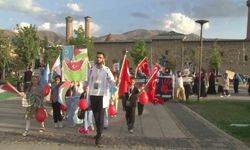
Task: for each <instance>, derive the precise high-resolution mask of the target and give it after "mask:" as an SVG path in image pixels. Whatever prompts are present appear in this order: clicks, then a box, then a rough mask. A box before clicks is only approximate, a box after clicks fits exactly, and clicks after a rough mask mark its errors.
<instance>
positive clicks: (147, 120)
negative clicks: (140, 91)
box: [0, 98, 249, 150]
mask: <svg viewBox="0 0 250 150" xmlns="http://www.w3.org/2000/svg"><path fill="white" fill-rule="evenodd" d="M47 108H48V109H50V106H47ZM23 114H24V109H23V108H22V107H21V102H20V100H19V99H18V98H12V99H8V100H4V101H0V118H1V119H0V150H5V149H6V150H12V149H13V150H29V149H30V150H31V149H32V150H33V149H36V150H40V149H53V150H67V149H71V150H78V149H97V148H96V147H95V146H94V139H93V136H94V134H95V132H93V133H91V134H90V135H80V134H78V133H77V128H78V127H79V126H80V125H78V126H76V127H74V128H68V127H66V126H65V127H64V128H62V129H55V128H53V121H52V117H51V116H50V117H49V118H48V120H47V122H46V132H44V133H39V132H38V129H39V125H38V124H37V123H36V121H32V123H31V132H30V134H29V136H27V137H22V135H21V133H22V132H23V131H24V126H25V121H24V119H23V118H24V117H23ZM124 116H125V113H124V112H123V111H121V109H119V112H118V114H117V116H116V117H114V118H110V124H109V128H108V129H107V130H104V137H103V144H104V148H103V149H143V150H144V149H164V150H165V149H178V150H179V149H181V150H182V149H190V150H191V149H205V150H210V149H211V150H212V149H238V150H245V149H249V148H248V147H246V146H245V145H244V144H243V143H242V142H240V141H239V140H237V139H235V138H233V137H231V136H229V135H227V134H226V133H224V132H223V131H221V130H220V129H218V128H216V127H215V126H214V125H212V124H211V123H209V122H208V121H207V120H205V119H203V118H202V117H200V116H199V115H198V114H196V113H194V112H193V111H192V110H190V109H189V108H187V107H186V106H184V105H182V104H179V103H176V102H172V101H170V102H167V103H166V104H165V106H158V105H152V104H150V105H146V106H145V110H144V114H143V116H140V117H139V116H136V122H135V129H134V134H129V133H128V131H127V127H126V123H125V118H124ZM64 123H65V125H66V121H64Z"/></svg>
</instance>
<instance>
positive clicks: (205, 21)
mask: <svg viewBox="0 0 250 150" xmlns="http://www.w3.org/2000/svg"><path fill="white" fill-rule="evenodd" d="M195 22H196V23H198V24H200V26H201V30H200V55H199V85H198V97H197V100H198V101H199V100H200V96H201V67H202V49H203V38H202V30H203V25H204V24H205V23H207V22H208V20H196V21H195Z"/></svg>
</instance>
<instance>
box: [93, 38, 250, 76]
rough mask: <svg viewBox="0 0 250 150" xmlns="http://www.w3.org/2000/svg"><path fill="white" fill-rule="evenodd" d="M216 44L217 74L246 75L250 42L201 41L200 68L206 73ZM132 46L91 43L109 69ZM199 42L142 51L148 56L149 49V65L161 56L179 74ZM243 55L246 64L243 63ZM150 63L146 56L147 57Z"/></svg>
mask: <svg viewBox="0 0 250 150" xmlns="http://www.w3.org/2000/svg"><path fill="white" fill-rule="evenodd" d="M215 42H216V43H217V45H218V47H219V50H220V53H221V55H222V61H223V62H222V65H221V68H220V72H224V71H225V70H226V69H230V70H232V71H235V72H240V73H244V74H249V73H250V59H249V57H250V41H245V40H205V41H204V44H203V58H202V62H203V63H202V68H204V69H206V70H208V69H209V58H210V56H211V52H212V49H213V45H214V43H215ZM134 44H135V42H133V41H123V42H95V43H94V49H95V50H96V51H102V52H104V53H105V54H106V55H107V61H106V63H107V65H108V66H111V64H112V60H113V59H114V58H115V59H117V60H122V58H123V53H124V51H125V50H126V49H127V50H128V51H130V50H131V49H132V47H133V45H134ZM199 47H200V42H199V41H182V40H164V39H152V40H151V41H146V48H147V50H148V51H149V54H151V52H150V50H151V48H152V63H153V64H154V63H156V62H157V63H159V59H160V57H161V55H165V56H167V57H168V59H172V61H173V60H174V61H175V62H176V70H181V69H182V68H183V65H184V63H185V62H189V61H191V57H192V51H193V50H199V49H200V48H199ZM245 55H246V57H248V60H245ZM128 58H129V62H130V64H131V66H132V67H133V68H135V65H134V63H133V61H132V59H131V57H130V55H128ZM149 60H150V56H149Z"/></svg>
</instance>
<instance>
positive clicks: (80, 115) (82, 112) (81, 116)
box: [77, 109, 85, 119]
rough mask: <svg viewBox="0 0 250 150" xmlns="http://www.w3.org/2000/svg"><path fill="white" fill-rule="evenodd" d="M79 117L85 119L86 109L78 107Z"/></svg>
mask: <svg viewBox="0 0 250 150" xmlns="http://www.w3.org/2000/svg"><path fill="white" fill-rule="evenodd" d="M77 117H78V118H79V119H84V117H85V110H81V109H78V112H77Z"/></svg>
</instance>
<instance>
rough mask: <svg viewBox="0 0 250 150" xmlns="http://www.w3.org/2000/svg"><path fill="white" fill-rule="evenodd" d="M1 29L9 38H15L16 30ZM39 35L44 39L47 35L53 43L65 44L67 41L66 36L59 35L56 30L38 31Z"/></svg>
mask: <svg viewBox="0 0 250 150" xmlns="http://www.w3.org/2000/svg"><path fill="white" fill-rule="evenodd" d="M0 31H2V32H3V34H4V35H6V36H7V37H9V38H11V39H12V38H14V37H15V36H16V34H17V33H16V32H14V31H11V30H1V29H0ZM38 36H39V37H40V38H41V39H44V37H45V36H46V37H47V38H48V40H49V42H51V43H55V44H63V43H65V37H64V36H62V35H59V34H57V33H55V32H52V31H38Z"/></svg>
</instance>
